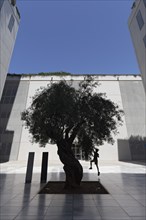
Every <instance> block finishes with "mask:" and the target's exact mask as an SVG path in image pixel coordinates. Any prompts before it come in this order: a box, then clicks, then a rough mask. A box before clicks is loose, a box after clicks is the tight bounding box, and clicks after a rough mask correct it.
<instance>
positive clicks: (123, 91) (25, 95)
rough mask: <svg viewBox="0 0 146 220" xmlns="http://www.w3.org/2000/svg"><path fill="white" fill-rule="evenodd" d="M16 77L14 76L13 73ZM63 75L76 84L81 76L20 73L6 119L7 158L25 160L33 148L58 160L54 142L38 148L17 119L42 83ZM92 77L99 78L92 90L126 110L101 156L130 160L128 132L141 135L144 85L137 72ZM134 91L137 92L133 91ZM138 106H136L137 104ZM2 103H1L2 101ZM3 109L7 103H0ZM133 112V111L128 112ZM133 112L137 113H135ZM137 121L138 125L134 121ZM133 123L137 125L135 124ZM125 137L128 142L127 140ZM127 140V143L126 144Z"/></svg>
mask: <svg viewBox="0 0 146 220" xmlns="http://www.w3.org/2000/svg"><path fill="white" fill-rule="evenodd" d="M14 78H15V77H14ZM63 78H64V79H66V80H68V82H70V81H73V85H74V86H75V87H78V84H79V82H80V81H81V80H83V79H84V76H66V77H57V76H53V77H52V76H27V77H21V78H20V79H19V80H18V81H19V83H18V84H19V85H18V86H17V87H18V90H17V94H16V97H15V101H14V103H13V106H11V108H12V111H11V114H10V117H9V119H8V123H7V126H6V129H7V130H8V131H13V140H12V147H11V152H10V159H11V160H12V159H13V160H16V159H18V160H27V157H28V153H29V152H35V160H41V157H42V152H45V151H46V152H49V163H53V162H55V163H56V162H57V163H60V162H59V158H58V155H57V147H56V145H51V144H47V146H46V148H40V147H39V145H38V144H32V143H31V136H30V134H29V133H28V130H27V129H26V128H25V127H22V122H21V121H20V112H22V111H23V110H24V109H25V108H28V107H29V106H30V104H31V102H32V96H33V95H34V94H35V92H36V90H37V89H38V88H40V87H45V86H47V84H50V82H51V80H53V82H56V81H59V80H61V79H63ZM7 79H8V80H7V83H8V84H7V86H8V87H9V88H10V87H16V85H15V86H14V83H13V81H16V79H15V80H14V79H13V77H8V78H7ZM95 80H96V81H98V82H99V84H100V86H97V88H95V92H103V93H106V94H107V98H109V99H111V100H112V101H114V102H115V103H117V104H118V105H119V107H120V108H121V109H123V110H124V111H125V116H124V117H123V122H124V123H123V126H122V127H119V134H118V135H117V136H115V143H114V145H110V144H107V143H105V144H104V145H103V146H100V147H99V149H100V160H131V159H132V155H131V151H130V144H129V140H128V139H129V137H130V136H131V135H137V134H139V135H141V136H143V135H144V134H145V133H144V130H143V129H142V127H143V125H144V121H143V117H144V115H143V110H144V89H143V87H142V81H141V77H140V76H130V75H129V76H114V75H113V76H108V75H105V76H104V75H103V76H100V75H99V76H98V75H97V76H96V77H95ZM134 91H135V92H136V94H135V95H133V93H134ZM137 104H138V106H139V109H137V108H138V106H137ZM2 105H3V104H2ZM3 108H4V109H6V108H7V107H6V106H3ZM132 109H134V110H132ZM131 112H132V113H131ZM135 115H136V117H135ZM137 124H138V125H137ZM135 126H136V129H135V128H134V127H135ZM126 140H128V142H126ZM125 143H126V144H125Z"/></svg>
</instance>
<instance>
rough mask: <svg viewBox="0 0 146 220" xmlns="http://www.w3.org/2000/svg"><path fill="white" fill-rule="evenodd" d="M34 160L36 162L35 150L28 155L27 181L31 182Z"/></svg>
mask: <svg viewBox="0 0 146 220" xmlns="http://www.w3.org/2000/svg"><path fill="white" fill-rule="evenodd" d="M33 162H34V152H30V153H29V156H28V161H27V171H26V178H25V183H31V180H32V171H33Z"/></svg>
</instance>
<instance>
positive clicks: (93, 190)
mask: <svg viewBox="0 0 146 220" xmlns="http://www.w3.org/2000/svg"><path fill="white" fill-rule="evenodd" d="M64 185H65V182H63V181H50V182H48V183H47V184H46V185H45V186H44V187H43V188H42V189H41V190H40V192H39V194H109V193H108V191H107V190H106V189H105V188H104V187H103V185H102V184H101V183H100V182H99V181H82V182H81V185H80V187H78V188H71V189H64Z"/></svg>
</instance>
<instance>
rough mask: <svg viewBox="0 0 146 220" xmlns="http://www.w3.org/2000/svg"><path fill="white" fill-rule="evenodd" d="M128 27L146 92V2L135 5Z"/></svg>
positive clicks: (144, 0)
mask: <svg viewBox="0 0 146 220" xmlns="http://www.w3.org/2000/svg"><path fill="white" fill-rule="evenodd" d="M128 25H129V30H130V34H131V38H132V41H133V45H134V49H135V53H136V57H137V61H138V65H139V69H140V72H141V75H142V79H143V84H144V88H145V91H146V0H136V1H135V2H134V3H133V6H132V12H131V15H130V17H129V20H128Z"/></svg>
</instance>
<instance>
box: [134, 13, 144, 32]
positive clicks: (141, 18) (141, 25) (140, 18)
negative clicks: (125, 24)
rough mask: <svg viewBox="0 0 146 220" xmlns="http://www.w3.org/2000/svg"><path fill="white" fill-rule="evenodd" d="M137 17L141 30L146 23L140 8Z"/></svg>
mask: <svg viewBox="0 0 146 220" xmlns="http://www.w3.org/2000/svg"><path fill="white" fill-rule="evenodd" d="M136 19H137V23H138V26H139V29H140V30H141V29H142V27H143V25H144V20H143V17H142V14H141V11H140V10H139V11H138V13H137V15H136Z"/></svg>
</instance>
